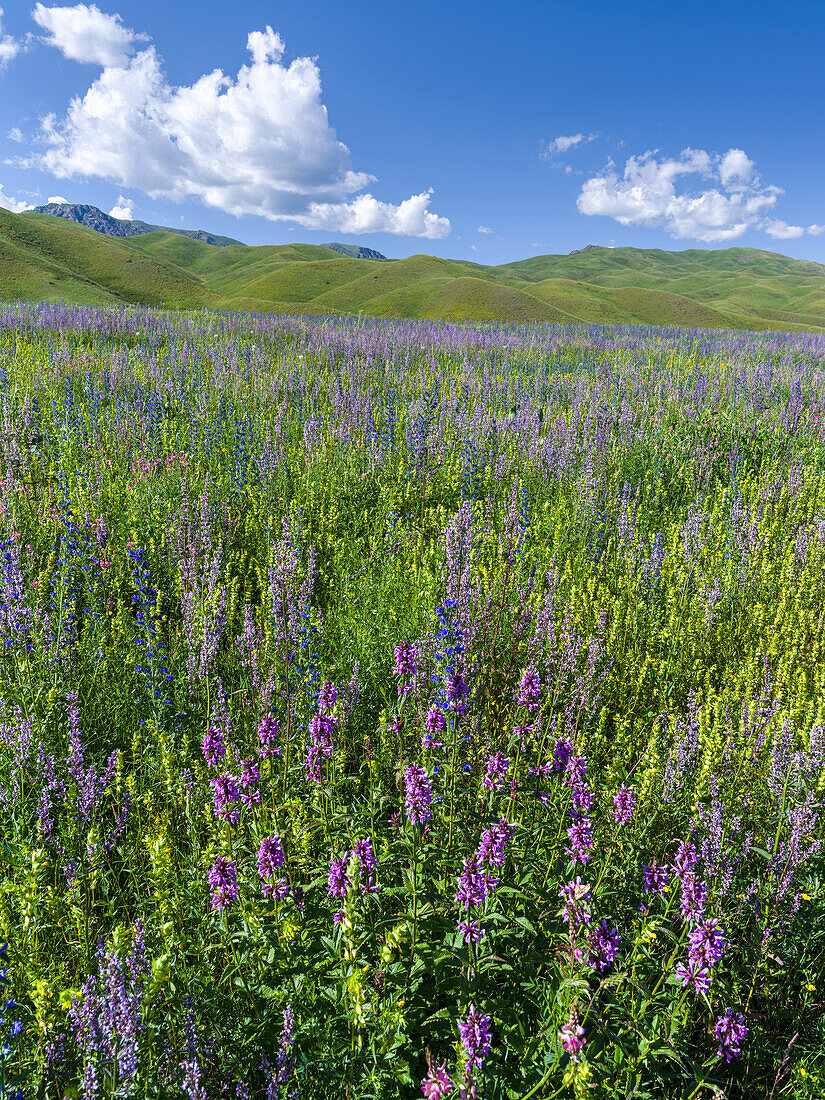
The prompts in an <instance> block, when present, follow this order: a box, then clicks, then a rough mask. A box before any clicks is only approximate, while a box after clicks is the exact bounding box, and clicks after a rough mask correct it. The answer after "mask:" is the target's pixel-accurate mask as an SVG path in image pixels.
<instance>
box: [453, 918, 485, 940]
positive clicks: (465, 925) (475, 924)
mask: <svg viewBox="0 0 825 1100" xmlns="http://www.w3.org/2000/svg"><path fill="white" fill-rule="evenodd" d="M456 931H458V932H459V933H460V934H461V936H462V937H463V939H464V942H465V943H481V941H482V940H483V939H484V930H483V928H482V927H481V922H480V921H477V920H466V921H459V922H458V924H457V925H456Z"/></svg>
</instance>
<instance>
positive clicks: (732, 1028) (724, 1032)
mask: <svg viewBox="0 0 825 1100" xmlns="http://www.w3.org/2000/svg"><path fill="white" fill-rule="evenodd" d="M713 1031H714V1034H715V1035H716V1040H717V1042H718V1043H719V1051H718V1053H717V1055H716V1057H717V1058H724V1059H725V1061H726V1062H731V1061H733V1059H734V1058H736V1057H738V1055H740V1054H741V1053H742V1041H743V1040H744V1039H745V1037H746V1036H747V1035H748V1033H749V1031H750V1028H748V1027H746V1026H745V1017H744V1016H743V1015H742V1014H741V1012H734V1011H733V1009H732V1008H726V1009H725V1011H724V1012H723V1013H722V1015H721V1016H720V1017H719V1018H718V1019H717V1021H716V1026H715V1027H714V1029H713Z"/></svg>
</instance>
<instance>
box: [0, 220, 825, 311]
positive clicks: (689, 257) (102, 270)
mask: <svg viewBox="0 0 825 1100" xmlns="http://www.w3.org/2000/svg"><path fill="white" fill-rule="evenodd" d="M0 298H2V299H4V300H11V299H17V298H24V299H30V300H34V301H44V300H52V299H55V300H57V299H62V300H65V301H69V302H80V303H84V304H96V303H99V304H104V303H109V302H126V303H145V304H148V305H157V306H169V307H171V308H183V309H185V308H201V307H203V306H209V307H213V308H227V309H244V310H272V309H278V310H285V311H287V312H312V313H358V312H360V313H363V314H365V315H369V316H375V317H409V318H421V319H424V318H435V319H444V320H451V321H519V322H521V321H539V322H551V323H552V322H569V321H583V322H587V323H592V324H651V325H680V326H683V327H691V328H693V327H695V328H699V327H703V328H728V329H771V328H781V329H792V330H795V329H803V330H806V329H821V328H825V266H822V265H820V264H816V263H812V262H810V261H807V260H794V259H791V258H789V257H787V256H782V255H780V254H778V253H774V252H765V251H761V250H759V249H753V248H727V249H713V250H709V249H687V250H685V251H683V252H666V251H663V250H661V249H640V248H600V247H596V246H589V247H588V248H586V249H583V250H582V251H581V252H577V253H574V254H572V255H569V256H555V255H548V256H534V257H531V258H530V259H527V260H521V261H519V262H517V263H511V264H502V265H500V266H498V267H485V266H483V265H481V264H475V263H471V262H469V261H464V260H447V259H441V258H439V257H435V256H427V255H414V256H409V257H407V258H405V259H400V260H359V259H350V258H348V257H346V256H342V255H341V254H340V253H337V252H333V251H332V250H330V249H328V248H324V247H322V246H318V245H309V244H288V245H265V246H259V247H247V246H246V245H230V246H228V247H226V248H215V247H213V246H212V245H208V244H204V243H202V242H201V241H196V240H190V239H188V238H186V237H181V236H177V235H175V234H173V233H165V232H163V233H151V234H147V235H146V236H141V237H134V238H127V239H120V238H114V237H106V236H104V235H102V234H100V233H95V232H94V231H93V230H91V229H87V228H86V227H84V226H81V225H77V224H76V223H74V222H70V221H67V220H63V219H58V218H52V217H49V216H48V215H45V214H21V215H15V214H10V213H8V212H6V211H3V210H0Z"/></svg>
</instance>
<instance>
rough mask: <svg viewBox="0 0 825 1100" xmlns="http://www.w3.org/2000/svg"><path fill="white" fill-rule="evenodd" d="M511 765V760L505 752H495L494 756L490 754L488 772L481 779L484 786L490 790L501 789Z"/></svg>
mask: <svg viewBox="0 0 825 1100" xmlns="http://www.w3.org/2000/svg"><path fill="white" fill-rule="evenodd" d="M509 767H510V761H509V760H508V759H507V757H506V756H505V755H504V753H503V752H494V753H493V754H492V756H488V757H487V774H486V775H485V777H484V778H483V779H482V781H481V785H482V787H486V788H487V790H488V791H500V790H501V788H502V787H503V786H504V777H505V776H506V775H507V769H508V768H509Z"/></svg>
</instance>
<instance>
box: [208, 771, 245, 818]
mask: <svg viewBox="0 0 825 1100" xmlns="http://www.w3.org/2000/svg"><path fill="white" fill-rule="evenodd" d="M209 782H210V783H211V784H212V803H213V808H214V811H215V817H220V818H223V820H224V821H231V822H233V823H234V822H236V821H237V820H238V809H237V806H236V803H237V802H238V800H239V798H240V797H241V790H240V787H239V786H238V781H237V779H235V777H234V776H232V775H219V776H217V777H216V778H213V779H210V781H209Z"/></svg>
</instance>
